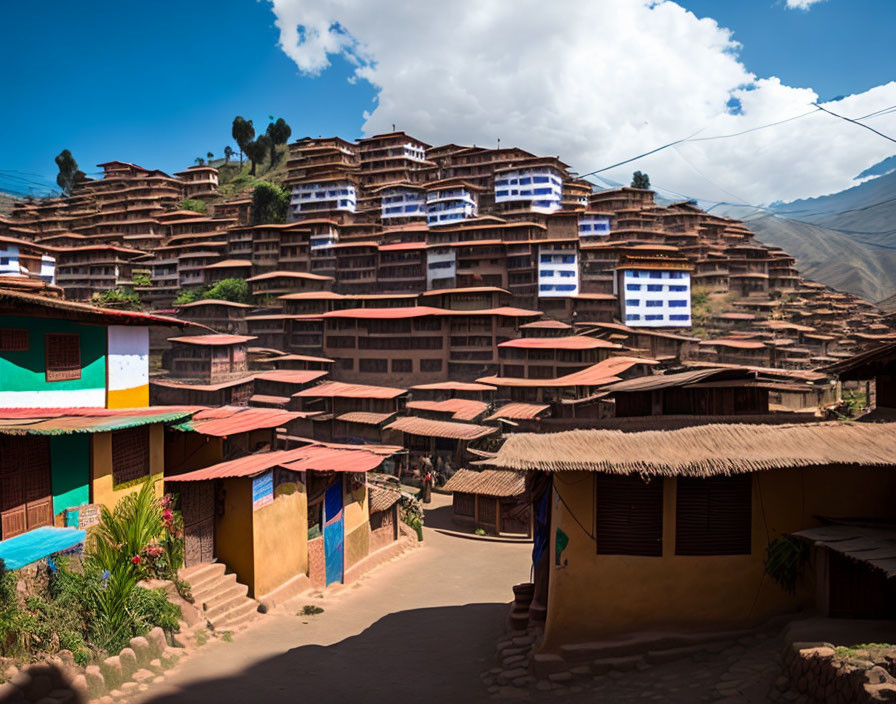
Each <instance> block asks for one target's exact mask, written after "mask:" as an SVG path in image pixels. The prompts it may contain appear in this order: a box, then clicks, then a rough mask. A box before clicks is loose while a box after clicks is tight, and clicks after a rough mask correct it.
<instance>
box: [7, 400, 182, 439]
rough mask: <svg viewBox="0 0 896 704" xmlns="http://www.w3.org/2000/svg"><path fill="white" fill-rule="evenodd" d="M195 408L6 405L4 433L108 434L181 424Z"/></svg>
mask: <svg viewBox="0 0 896 704" xmlns="http://www.w3.org/2000/svg"><path fill="white" fill-rule="evenodd" d="M194 412H195V409H194V408H184V407H177V406H175V407H167V406H155V407H152V406H151V407H149V408H131V409H107V408H2V409H0V434H3V435H68V434H71V433H105V432H109V431H112V430H123V429H125V428H135V427H138V426H141V425H152V424H154V423H177V422H179V421H183V420H185V419H187V418H189V417H190V416H192V415H193V413H194Z"/></svg>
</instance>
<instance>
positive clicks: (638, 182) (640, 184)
mask: <svg viewBox="0 0 896 704" xmlns="http://www.w3.org/2000/svg"><path fill="white" fill-rule="evenodd" d="M632 188H640V189H641V190H642V191H649V190H650V176H648V175H647V174H644V173H641V172H640V171H635V173H633V174H632Z"/></svg>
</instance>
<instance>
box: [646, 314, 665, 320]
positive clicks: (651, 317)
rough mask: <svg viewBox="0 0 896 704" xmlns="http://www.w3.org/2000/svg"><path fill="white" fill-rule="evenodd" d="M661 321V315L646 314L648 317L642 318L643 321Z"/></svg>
mask: <svg viewBox="0 0 896 704" xmlns="http://www.w3.org/2000/svg"><path fill="white" fill-rule="evenodd" d="M662 319H663V314H662V313H660V314H659V315H657V314H655V313H654V314H648V315H645V316H644V320H662Z"/></svg>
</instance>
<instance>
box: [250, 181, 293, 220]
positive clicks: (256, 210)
mask: <svg viewBox="0 0 896 704" xmlns="http://www.w3.org/2000/svg"><path fill="white" fill-rule="evenodd" d="M288 211H289V194H288V193H287V192H286V191H284V190H283V189H282V188H280V187H279V186H277V185H275V184H273V183H268V182H267V181H263V182H262V183H259V184H258V185H257V186H256V187H255V190H254V191H253V193H252V224H253V225H270V224H276V223H283V222H286V214H287V212H288Z"/></svg>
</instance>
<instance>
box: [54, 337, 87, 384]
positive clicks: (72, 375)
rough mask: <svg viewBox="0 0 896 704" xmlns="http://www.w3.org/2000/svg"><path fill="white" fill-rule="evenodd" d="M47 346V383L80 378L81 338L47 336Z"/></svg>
mask: <svg viewBox="0 0 896 704" xmlns="http://www.w3.org/2000/svg"><path fill="white" fill-rule="evenodd" d="M46 346H47V381H67V380H70V379H80V378H81V337H80V335H70V334H64V335H62V334H49V335H47V337H46Z"/></svg>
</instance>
